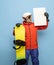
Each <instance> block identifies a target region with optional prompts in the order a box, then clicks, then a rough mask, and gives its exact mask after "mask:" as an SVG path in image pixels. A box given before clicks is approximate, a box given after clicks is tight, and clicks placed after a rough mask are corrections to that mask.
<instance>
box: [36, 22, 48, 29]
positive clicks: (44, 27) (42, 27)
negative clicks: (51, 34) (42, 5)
mask: <svg viewBox="0 0 54 65" xmlns="http://www.w3.org/2000/svg"><path fill="white" fill-rule="evenodd" d="M36 27H37V29H38V30H45V29H46V28H47V27H48V22H46V25H43V26H36Z"/></svg>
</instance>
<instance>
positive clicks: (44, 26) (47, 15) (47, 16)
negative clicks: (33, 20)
mask: <svg viewBox="0 0 54 65" xmlns="http://www.w3.org/2000/svg"><path fill="white" fill-rule="evenodd" d="M44 15H45V16H46V25H43V26H36V27H37V29H38V30H45V29H46V28H47V27H48V22H49V19H48V18H49V14H48V13H47V12H45V13H44Z"/></svg>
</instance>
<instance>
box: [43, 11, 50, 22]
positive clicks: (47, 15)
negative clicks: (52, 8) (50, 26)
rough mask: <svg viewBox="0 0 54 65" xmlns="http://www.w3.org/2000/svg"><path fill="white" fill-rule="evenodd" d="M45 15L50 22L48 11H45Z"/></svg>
mask: <svg viewBox="0 0 54 65" xmlns="http://www.w3.org/2000/svg"><path fill="white" fill-rule="evenodd" d="M44 16H46V19H47V21H48V22H49V14H48V13H47V12H45V13H44Z"/></svg>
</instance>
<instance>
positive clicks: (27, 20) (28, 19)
mask: <svg viewBox="0 0 54 65" xmlns="http://www.w3.org/2000/svg"><path fill="white" fill-rule="evenodd" d="M24 21H26V22H28V23H29V22H31V21H32V16H31V15H30V16H27V17H26V18H24Z"/></svg>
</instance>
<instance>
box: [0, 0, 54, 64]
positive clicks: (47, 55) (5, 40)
mask: <svg viewBox="0 0 54 65" xmlns="http://www.w3.org/2000/svg"><path fill="white" fill-rule="evenodd" d="M53 4H54V0H0V65H13V63H14V61H15V50H14V49H13V48H12V47H13V46H14V45H13V39H14V38H13V35H12V32H13V27H14V25H15V24H16V23H17V22H22V15H23V13H24V12H27V11H28V12H31V13H32V14H33V8H34V7H35V8H36V7H45V8H46V10H47V12H48V13H49V15H50V17H49V19H50V22H49V26H48V28H47V29H46V30H43V31H38V45H39V61H40V65H54V30H53V28H54V6H53ZM32 20H33V19H32ZM31 64H32V63H31V58H30V60H29V65H31Z"/></svg>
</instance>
